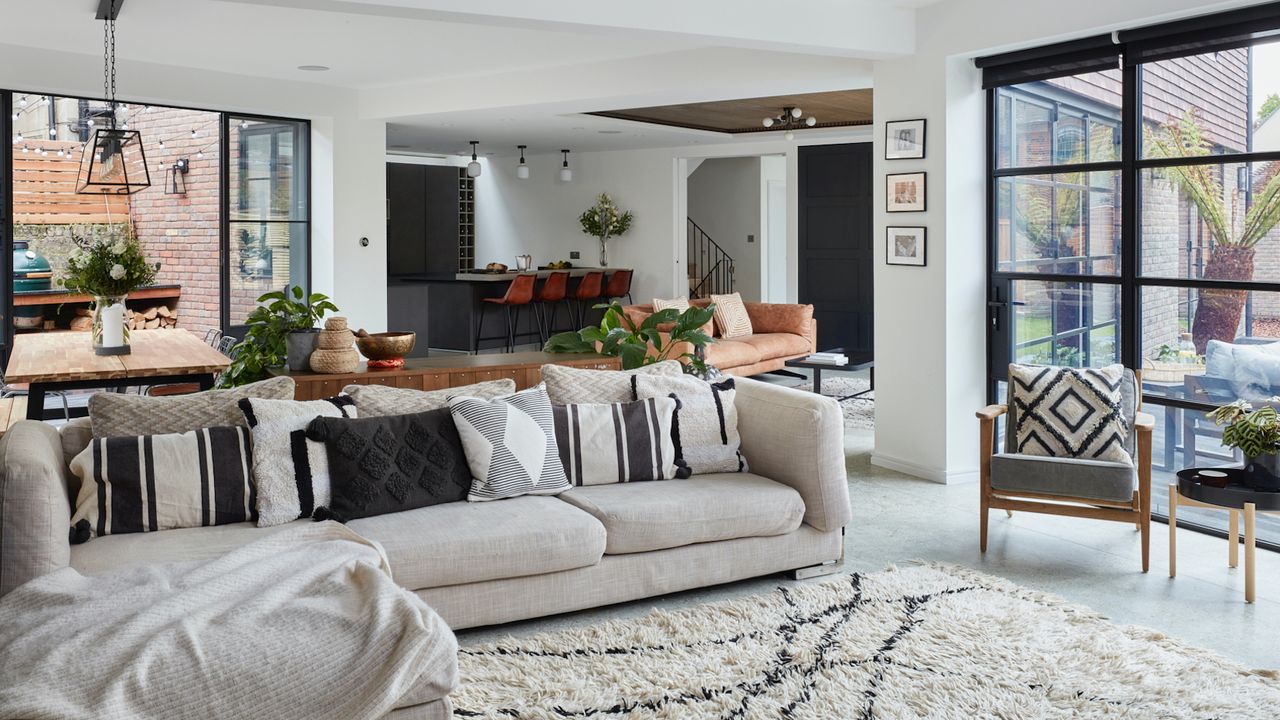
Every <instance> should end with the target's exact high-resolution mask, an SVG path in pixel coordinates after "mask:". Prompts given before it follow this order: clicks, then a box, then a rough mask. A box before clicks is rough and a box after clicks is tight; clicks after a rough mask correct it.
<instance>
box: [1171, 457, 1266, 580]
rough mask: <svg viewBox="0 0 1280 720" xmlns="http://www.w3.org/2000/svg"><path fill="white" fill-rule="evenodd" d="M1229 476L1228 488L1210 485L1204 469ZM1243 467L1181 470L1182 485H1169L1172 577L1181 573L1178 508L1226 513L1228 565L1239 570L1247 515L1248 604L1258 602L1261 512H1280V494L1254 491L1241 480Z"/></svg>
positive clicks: (1245, 561)
mask: <svg viewBox="0 0 1280 720" xmlns="http://www.w3.org/2000/svg"><path fill="white" fill-rule="evenodd" d="M1210 469H1211V470H1216V471H1218V472H1223V473H1226V474H1227V484H1226V486H1225V487H1215V486H1214V485H1211V484H1206V483H1205V482H1204V481H1203V478H1201V476H1200V471H1201V470H1210ZM1241 473H1242V471H1241V470H1240V469H1239V468H1188V469H1186V470H1179V471H1178V482H1176V483H1171V484H1170V485H1169V577H1174V576H1175V575H1176V574H1177V552H1176V548H1177V532H1176V531H1177V529H1178V506H1179V505H1186V506H1188V507H1199V508H1208V509H1210V510H1226V511H1227V513H1228V516H1229V518H1230V525H1229V528H1230V529H1229V532H1228V536H1227V542H1228V543H1229V544H1228V547H1227V565H1228V566H1230V567H1236V565H1237V558H1238V557H1239V550H1238V549H1237V547H1238V545H1239V543H1240V530H1239V527H1240V515H1241V513H1243V514H1244V601H1245V602H1247V603H1251V602H1253V600H1254V588H1255V583H1254V553H1255V552H1256V548H1255V541H1256V538H1255V535H1254V524H1255V518H1256V516H1257V514H1258V513H1260V512H1263V513H1280V493H1276V492H1262V491H1258V490H1251V489H1249V488H1248V487H1246V486H1245V485H1244V483H1243V482H1242V481H1241Z"/></svg>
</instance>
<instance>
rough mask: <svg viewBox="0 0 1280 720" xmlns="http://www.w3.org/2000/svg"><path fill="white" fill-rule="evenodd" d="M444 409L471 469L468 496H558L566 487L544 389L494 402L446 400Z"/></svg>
mask: <svg viewBox="0 0 1280 720" xmlns="http://www.w3.org/2000/svg"><path fill="white" fill-rule="evenodd" d="M449 410H450V412H452V413H453V422H454V424H455V425H456V426H457V428H458V436H459V437H461V438H462V449H463V451H464V452H465V453H466V455H467V466H468V467H469V468H470V469H471V492H469V493H468V494H467V500H470V501H472V502H479V501H484V500H498V499H500V498H509V497H516V496H517V495H557V494H559V493H562V492H564V491H565V490H568V489H569V481H568V480H567V479H566V478H565V475H564V466H563V465H561V464H560V451H559V449H558V448H557V446H556V436H555V429H554V423H553V420H552V417H551V400H550V399H549V398H548V397H547V393H546V391H545V390H537V389H534V390H526V391H524V392H518V393H516V394H515V395H509V396H507V397H502V398H497V399H494V400H480V399H478V398H469V397H460V398H450V399H449Z"/></svg>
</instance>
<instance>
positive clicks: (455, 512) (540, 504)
mask: <svg viewBox="0 0 1280 720" xmlns="http://www.w3.org/2000/svg"><path fill="white" fill-rule="evenodd" d="M347 527H349V528H351V529H352V530H355V531H356V532H358V533H360V534H361V535H363V536H364V537H367V538H369V539H370V540H376V541H377V542H379V543H381V544H382V548H383V550H385V551H386V553H387V559H388V560H390V562H391V573H392V577H394V578H395V579H396V582H398V583H399V584H400V585H402V586H404V587H406V588H409V589H410V590H421V589H423V588H430V587H441V586H444V585H458V584H461V583H469V582H481V581H484V580H495V579H498V578H509V577H520V576H523V575H541V574H543V573H552V572H559V571H561V570H572V569H574V568H580V567H586V566H588V565H594V564H595V563H597V562H599V560H600V557H601V556H602V555H603V554H604V549H605V531H604V526H602V525H601V524H600V522H599V521H597V520H596V519H595V518H593V517H591V516H590V515H588V514H587V513H585V512H582V511H581V510H579V509H577V508H575V507H573V506H571V505H568V504H566V503H563V502H560V501H559V500H557V499H556V498H553V497H539V496H534V495H527V496H524V497H518V498H511V499H509V500H502V501H500V502H487V503H465V502H463V503H448V504H445V505H432V506H431V507H425V508H418V509H416V510H408V511H405V512H399V513H392V514H390V515H379V516H377V517H369V518H361V519H359V520H352V521H351V522H350V523H348V524H347Z"/></svg>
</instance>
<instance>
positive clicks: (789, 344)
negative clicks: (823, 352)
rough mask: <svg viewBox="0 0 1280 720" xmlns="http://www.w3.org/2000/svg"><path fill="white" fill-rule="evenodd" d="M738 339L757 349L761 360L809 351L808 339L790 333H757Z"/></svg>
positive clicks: (804, 353)
mask: <svg viewBox="0 0 1280 720" xmlns="http://www.w3.org/2000/svg"><path fill="white" fill-rule="evenodd" d="M738 340H739V341H741V342H744V343H746V344H748V345H750V346H751V347H753V348H755V349H756V350H759V351H760V359H761V360H768V359H770V358H780V357H791V356H792V355H806V354H808V353H809V339H808V338H806V337H804V336H801V335H794V334H792V333H759V334H756V335H748V336H747V337H744V338H738Z"/></svg>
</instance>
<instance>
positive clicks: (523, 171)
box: [516, 145, 529, 180]
mask: <svg viewBox="0 0 1280 720" xmlns="http://www.w3.org/2000/svg"><path fill="white" fill-rule="evenodd" d="M516 147H517V148H520V163H519V164H518V165H516V178H517V179H520V180H528V179H529V165H528V163H526V162H525V161H524V151H525V148H527V147H529V146H528V145H517V146H516Z"/></svg>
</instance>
